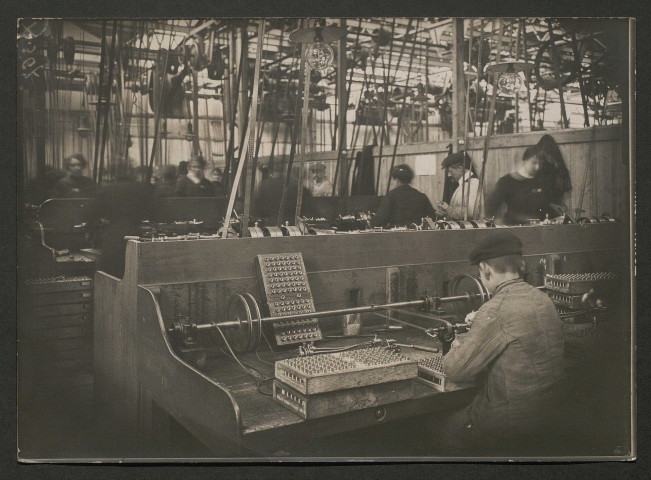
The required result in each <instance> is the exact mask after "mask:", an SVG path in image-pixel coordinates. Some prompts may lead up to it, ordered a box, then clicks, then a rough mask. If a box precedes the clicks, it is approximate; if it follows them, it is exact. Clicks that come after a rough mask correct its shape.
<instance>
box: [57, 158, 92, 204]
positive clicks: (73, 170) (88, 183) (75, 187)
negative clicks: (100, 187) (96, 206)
mask: <svg viewBox="0 0 651 480" xmlns="http://www.w3.org/2000/svg"><path fill="white" fill-rule="evenodd" d="M87 165H88V162H87V161H86V159H85V158H84V156H83V155H82V154H81V153H75V154H73V155H70V156H69V157H66V158H65V159H64V160H63V168H64V170H65V176H64V177H63V178H62V179H61V180H59V181H58V182H57V183H56V184H55V185H54V189H53V190H52V197H53V198H88V197H92V196H93V195H94V193H95V184H94V183H93V181H92V180H91V179H90V178H88V177H85V176H84V175H83V172H84V169H85V168H86V166H87Z"/></svg>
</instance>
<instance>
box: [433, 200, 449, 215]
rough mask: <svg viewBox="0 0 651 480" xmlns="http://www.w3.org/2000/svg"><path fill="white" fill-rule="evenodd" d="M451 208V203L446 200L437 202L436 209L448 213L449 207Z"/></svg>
mask: <svg viewBox="0 0 651 480" xmlns="http://www.w3.org/2000/svg"><path fill="white" fill-rule="evenodd" d="M449 208H450V205H448V204H447V203H445V202H439V203H437V204H436V210H439V211H441V212H443V213H447V211H448V209H449Z"/></svg>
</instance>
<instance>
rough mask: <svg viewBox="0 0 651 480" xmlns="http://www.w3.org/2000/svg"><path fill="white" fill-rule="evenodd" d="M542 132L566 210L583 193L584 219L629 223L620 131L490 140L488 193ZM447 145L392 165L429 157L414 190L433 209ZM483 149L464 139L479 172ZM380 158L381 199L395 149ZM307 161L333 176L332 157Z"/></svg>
mask: <svg viewBox="0 0 651 480" xmlns="http://www.w3.org/2000/svg"><path fill="white" fill-rule="evenodd" d="M545 133H548V134H550V135H552V136H553V137H554V139H555V140H556V142H557V143H558V144H559V147H560V149H561V153H563V157H564V159H565V162H566V164H567V166H568V169H569V171H570V177H571V179H572V185H573V190H572V193H571V195H570V198H569V200H568V201H569V205H568V206H569V208H570V213H571V215H572V216H573V215H574V209H575V208H577V206H578V205H579V204H580V203H581V192H582V190H585V192H584V194H583V202H582V205H583V209H584V210H586V212H585V213H584V215H586V216H598V215H602V214H604V213H608V214H610V215H612V216H615V217H619V218H621V219H622V220H623V221H627V220H628V216H629V208H628V205H629V197H630V195H629V186H630V185H629V178H628V177H629V172H628V168H629V167H628V165H629V161H628V159H622V157H621V155H622V148H621V139H622V135H621V127H620V126H607V127H593V128H588V129H572V130H559V131H550V132H527V133H518V134H510V135H496V136H494V137H492V138H491V140H490V150H489V153H488V159H487V163H486V166H487V170H486V178H485V191H486V192H490V191H492V189H493V188H494V185H495V183H496V182H497V180H498V179H499V178H500V177H502V176H504V175H506V174H507V173H509V172H510V171H511V170H513V169H515V167H516V165H517V163H518V162H519V161H520V159H521V158H522V154H523V153H524V151H525V150H526V148H527V147H528V146H530V145H534V144H536V143H537V142H538V140H540V137H541V136H542V135H543V134H545ZM448 144H449V141H448V140H445V141H436V142H430V143H421V144H414V145H400V146H399V147H398V150H397V155H396V158H395V161H394V164H395V165H399V164H401V163H406V164H407V165H409V166H411V167H412V168H414V166H415V164H416V157H417V156H418V155H429V156H431V161H432V162H433V163H434V164H435V166H436V172H435V174H434V175H426V176H417V177H416V178H415V179H414V182H413V186H414V187H415V188H418V189H419V190H420V191H422V192H424V193H425V194H426V195H427V196H428V197H429V199H430V201H431V202H432V203H433V204H435V203H436V202H437V201H440V200H441V198H442V197H443V186H444V172H443V171H442V170H441V169H440V164H441V162H442V161H443V159H444V158H445V157H446V156H447V146H448ZM483 146H484V138H481V137H478V138H469V139H468V143H467V150H468V153H469V154H470V156H471V157H472V158H473V161H474V163H475V165H476V166H477V167H479V166H480V165H481V161H482V154H483ZM382 153H383V160H382V162H381V172H380V188H379V194H380V195H384V194H385V193H386V185H387V180H388V175H389V169H390V166H391V156H392V153H393V147H392V146H385V147H384V149H383V152H382ZM374 155H375V158H376V166H377V165H378V163H380V162H378V159H377V157H378V155H379V148H377V147H376V148H375V149H374ZM260 161H261V162H262V163H264V162H265V161H266V159H260ZM310 161H318V162H320V163H324V164H325V165H326V172H327V174H328V176H329V178H330V179H332V178H333V177H334V171H335V166H336V153H334V152H319V153H316V154H311V155H308V157H307V160H306V162H308V163H307V164H309V162H310ZM586 166H587V168H588V169H587V170H586ZM306 168H307V167H306ZM340 174H341V172H340ZM584 177H585V178H587V181H586V183H585V189H582V186H583V179H584ZM308 186H309V184H308Z"/></svg>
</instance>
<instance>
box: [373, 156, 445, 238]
mask: <svg viewBox="0 0 651 480" xmlns="http://www.w3.org/2000/svg"><path fill="white" fill-rule="evenodd" d="M391 178H392V184H393V185H395V188H393V189H392V190H390V191H389V193H387V194H386V195H385V197H384V198H383V199H382V202H381V203H380V206H379V207H378V210H377V213H376V214H375V219H374V220H373V224H374V225H375V226H376V227H386V226H388V227H404V226H407V225H410V224H412V223H420V222H421V220H422V219H423V218H424V217H430V218H434V217H435V212H434V207H432V202H430V201H429V198H427V195H425V194H424V193H422V192H419V191H418V190H416V189H415V188H414V187H412V186H411V185H410V183H411V181H412V180H413V179H414V171H413V170H412V169H411V168H410V167H409V166H408V165H404V164H403V165H398V166H397V167H394V168H393V170H392V171H391Z"/></svg>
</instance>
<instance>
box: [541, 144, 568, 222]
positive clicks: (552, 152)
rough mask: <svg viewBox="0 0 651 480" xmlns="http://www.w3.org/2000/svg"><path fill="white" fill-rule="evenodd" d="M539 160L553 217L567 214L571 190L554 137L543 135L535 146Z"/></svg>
mask: <svg viewBox="0 0 651 480" xmlns="http://www.w3.org/2000/svg"><path fill="white" fill-rule="evenodd" d="M536 146H537V147H538V150H539V155H538V156H539V158H540V172H538V175H540V176H541V178H542V180H543V182H544V183H545V184H546V186H547V190H548V192H549V198H550V207H551V209H552V210H553V211H554V213H555V215H562V214H563V213H565V212H567V205H568V197H569V193H570V190H572V180H571V179H570V172H569V170H568V169H567V166H566V165H565V160H563V154H562V153H561V150H560V148H558V145H557V144H556V141H555V140H554V137H552V136H551V135H549V134H545V135H543V136H542V137H541V138H540V140H539V141H538V143H537V145H536Z"/></svg>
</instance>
